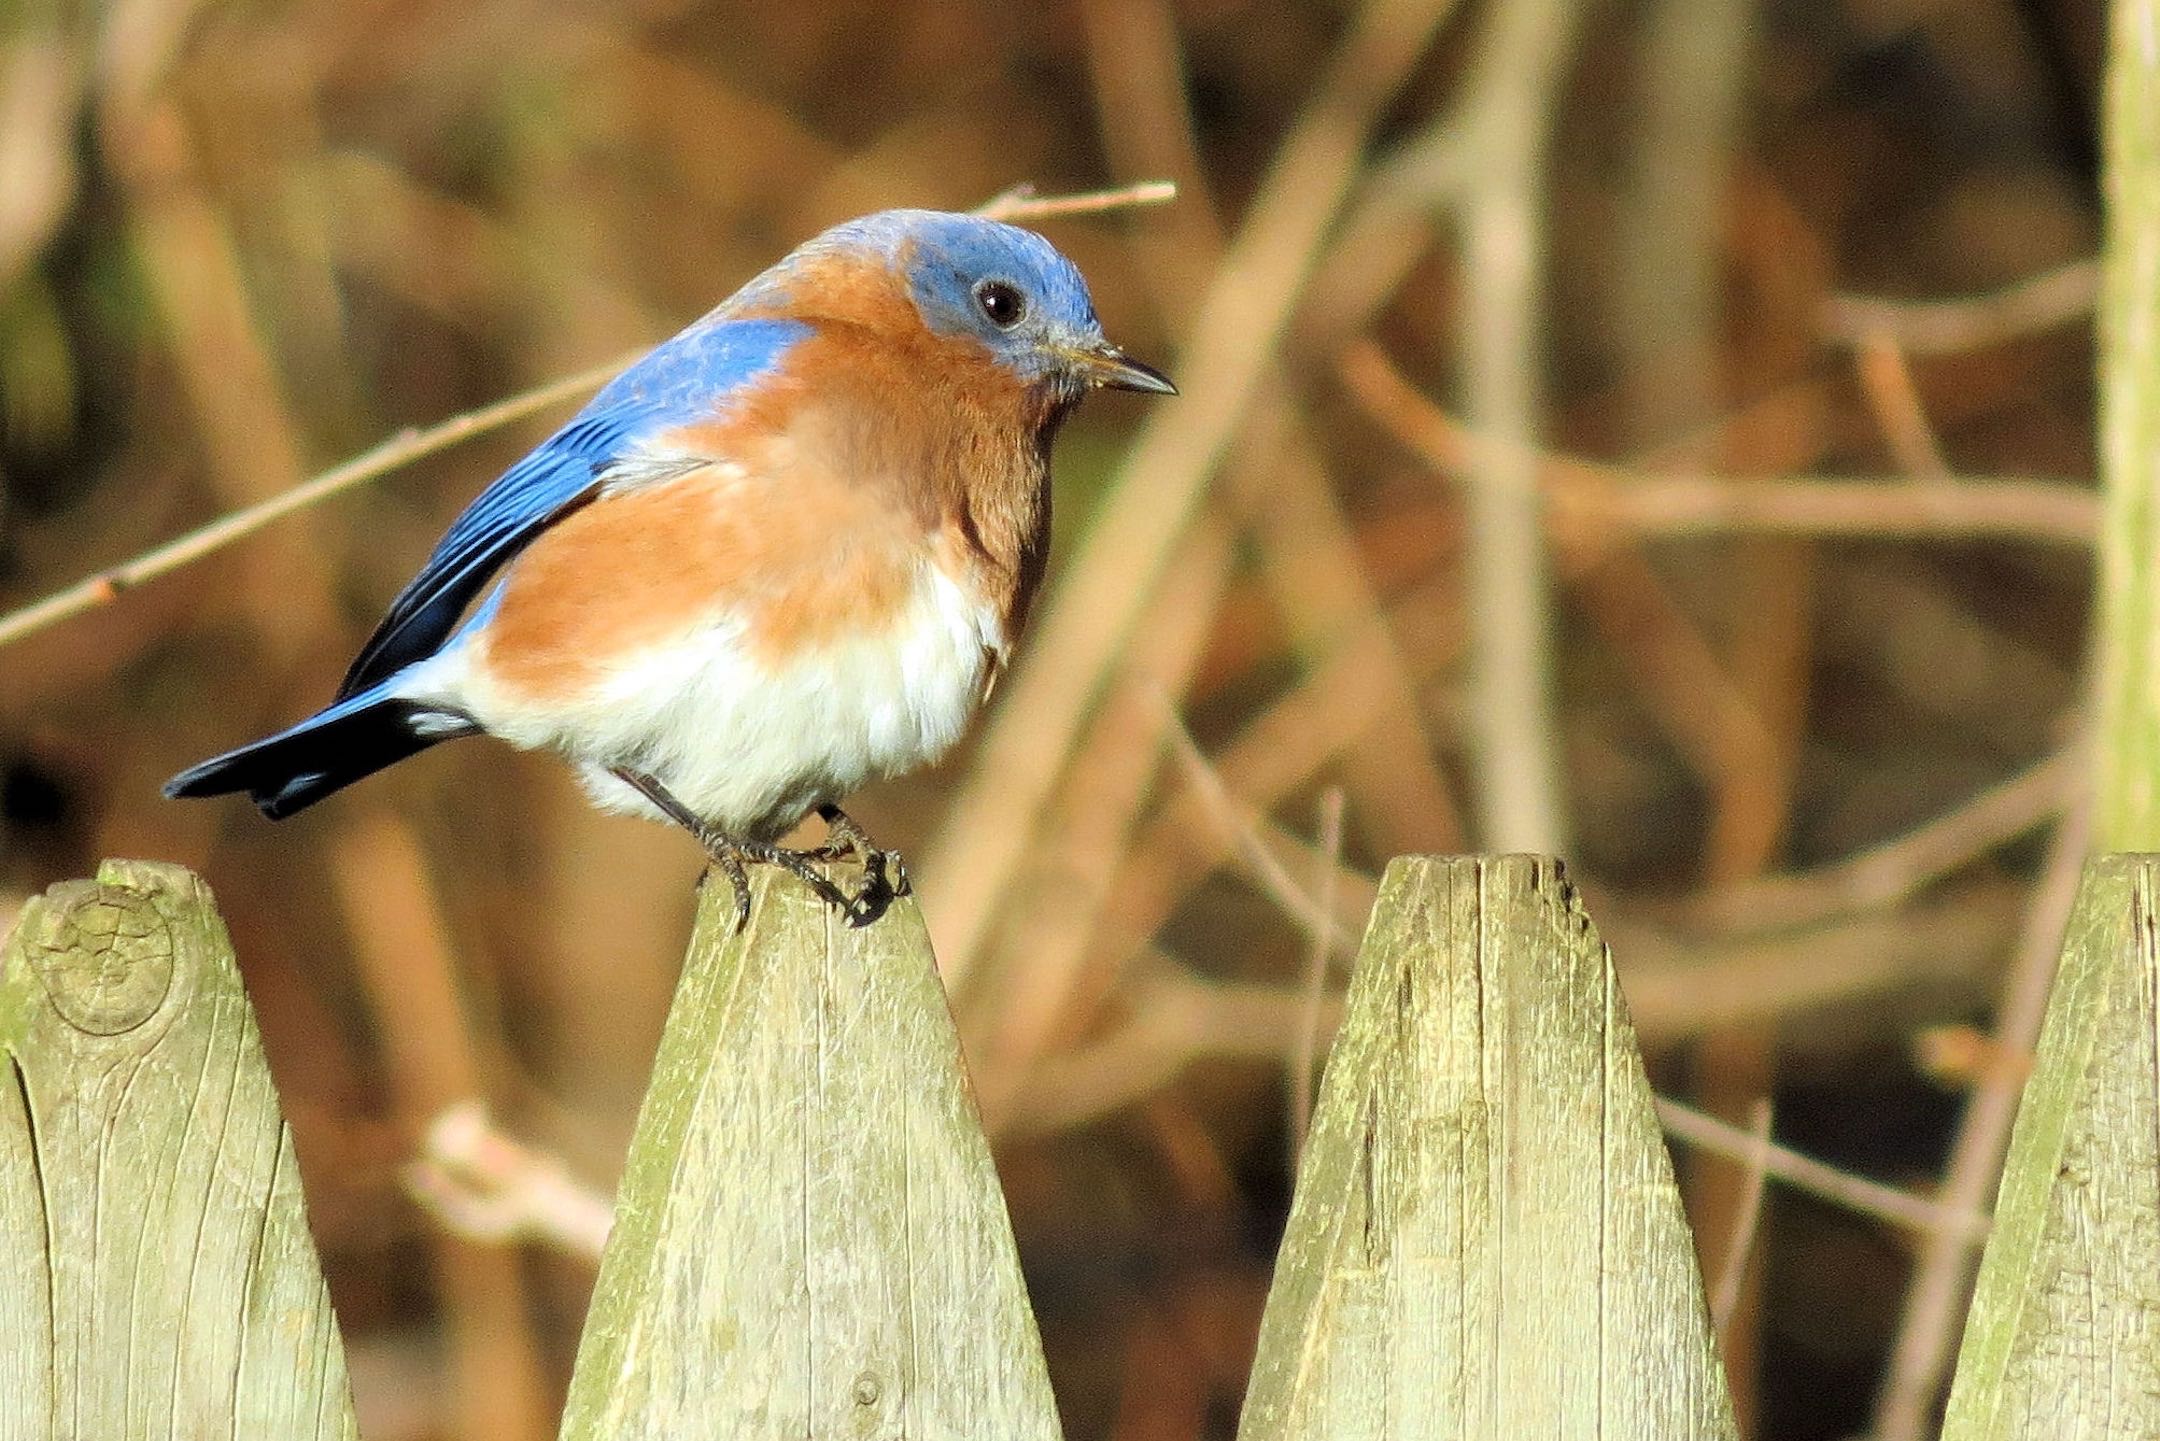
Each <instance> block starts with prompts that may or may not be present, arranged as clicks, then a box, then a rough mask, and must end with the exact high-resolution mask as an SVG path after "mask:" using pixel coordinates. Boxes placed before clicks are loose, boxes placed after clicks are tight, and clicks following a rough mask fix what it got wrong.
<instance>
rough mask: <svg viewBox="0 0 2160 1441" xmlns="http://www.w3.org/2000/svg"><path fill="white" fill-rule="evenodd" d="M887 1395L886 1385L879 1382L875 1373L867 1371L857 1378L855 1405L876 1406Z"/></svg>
mask: <svg viewBox="0 0 2160 1441" xmlns="http://www.w3.org/2000/svg"><path fill="white" fill-rule="evenodd" d="M884 1395H885V1384H884V1383H883V1382H882V1381H880V1380H878V1374H877V1372H875V1371H865V1372H863V1373H862V1374H861V1375H860V1376H857V1377H856V1378H855V1404H856V1405H858V1406H875V1405H877V1403H878V1401H879V1400H880V1398H882V1397H883V1396H884Z"/></svg>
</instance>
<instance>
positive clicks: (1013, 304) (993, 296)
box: [975, 280, 1027, 330]
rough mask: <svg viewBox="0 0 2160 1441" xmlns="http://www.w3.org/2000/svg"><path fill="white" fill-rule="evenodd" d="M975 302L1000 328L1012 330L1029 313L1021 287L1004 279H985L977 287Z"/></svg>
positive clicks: (991, 321)
mask: <svg viewBox="0 0 2160 1441" xmlns="http://www.w3.org/2000/svg"><path fill="white" fill-rule="evenodd" d="M975 303H976V304H977V305H980V306H981V307H982V313H983V314H985V315H987V316H989V317H990V323H991V324H992V325H995V326H996V327H997V328H998V329H1000V330H1010V329H1012V328H1013V327H1014V326H1015V325H1018V324H1019V323H1020V317H1021V316H1023V315H1025V314H1027V297H1026V296H1024V295H1022V294H1021V293H1020V291H1019V288H1018V287H1016V286H1013V285H1008V284H1006V283H1005V282H1004V281H1002V280H985V281H984V282H983V283H982V284H980V285H978V286H976V287H975Z"/></svg>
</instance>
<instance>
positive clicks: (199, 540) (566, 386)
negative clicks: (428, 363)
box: [0, 354, 636, 646]
mask: <svg viewBox="0 0 2160 1441" xmlns="http://www.w3.org/2000/svg"><path fill="white" fill-rule="evenodd" d="M635 358H636V356H635V355H634V354H633V355H626V356H622V357H620V358H618V359H616V360H611V361H609V362H608V363H607V364H606V365H600V366H595V367H593V368H592V369H590V370H584V371H580V372H578V373H577V374H575V375H570V376H565V377H563V378H562V379H561V380H555V381H550V382H549V383H548V384H546V385H543V386H539V387H536V388H535V389H532V390H528V391H525V392H524V393H523V394H520V395H514V396H511V397H510V398H509V399H507V400H498V401H496V402H495V403H494V404H493V405H484V406H482V407H480V408H479V409H478V410H470V411H467V412H465V413H464V414H463V415H457V416H452V417H451V418H450V419H448V420H445V421H442V422H440V423H438V424H436V425H431V426H428V427H427V428H426V429H424V430H408V431H405V432H403V433H402V434H399V435H396V436H393V437H392V438H391V439H389V440H386V441H384V442H383V443H382V444H380V445H378V446H376V447H375V448H374V449H372V450H367V451H363V452H362V453H361V454H359V455H357V456H354V457H353V458H352V459H351V460H348V461H346V462H345V463H344V464H342V465H337V466H333V467H331V468H330V469H329V470H326V471H324V472H322V474H320V475H317V476H315V477H314V478H313V479H311V480H306V481H303V482H301V483H300V484H299V485H296V486H294V487H293V488H292V489H290V490H287V491H284V492H283V493H281V494H278V495H274V496H272V497H270V498H269V499H268V500H265V501H262V502H260V503H258V504H255V505H250V506H247V507H244V508H243V509H240V510H236V511H234V512H233V513H232V514H230V515H226V516H223V517H221V518H219V519H217V520H214V521H212V522H211V523H210V524H208V525H206V526H203V527H201V528H200V529H197V530H192V531H189V532H188V533H187V534H186V535H183V536H180V537H179V538H177V539H175V540H170V541H167V542H166V543H165V544H163V545H161V546H158V547H157V548H156V549H154V550H149V551H145V552H144V553H143V554H141V555H139V556H136V557H135V558H134V559H133V560H130V561H125V562H123V563H122V564H120V565H116V566H111V567H108V568H107V569H104V570H101V571H99V572H98V573H97V574H95V575H92V576H89V577H86V578H85V579H83V580H80V581H77V582H76V583H75V584H73V585H71V586H69V587H67V588H66V589H65V590H61V591H58V592H56V593H54V594H52V595H50V596H47V597H46V598H45V599H44V600H41V601H38V602H37V603H36V604H34V605H29V606H25V607H23V608H22V609H21V610H18V611H15V612H14V613H12V614H10V615H7V616H5V617H0V646H5V645H8V644H11V643H12V642H14V641H18V640H21V639H22V638H23V637H25V636H28V635H33V634H35V633H37V632H38V631H41V630H44V629H45V628H46V627H48V626H52V625H57V624H58V623H59V622H61V621H63V620H67V619H69V618H70V617H73V616H77V615H80V614H82V613H83V612H84V611H89V610H95V609H97V608H98V607H99V606H103V605H110V604H112V602H114V601H115V600H118V599H119V598H120V597H121V596H122V595H124V594H125V593H126V592H128V591H129V590H132V589H134V588H135V587H136V586H138V585H141V584H142V583H144V582H145V581H149V580H155V579H157V578H158V577H159V576H162V575H167V574H170V573H171V572H173V571H176V570H178V569H179V568H180V567H182V566H184V565H187V564H189V563H190V562H192V561H197V560H200V559H202V558H203V557H204V556H206V555H209V554H211V553H212V552H213V551H217V550H220V549H222V548H223V547H225V546H228V545H231V544H232V543H233V542H234V541H236V540H241V539H243V538H245V537H247V536H250V535H253V534H254V533H255V532H256V531H258V530H261V529H262V528H263V527H264V526H267V525H269V524H271V523H272V522H273V521H277V520H282V519H283V518H285V517H286V516H288V515H291V514H293V513H295V512H296V511H301V510H305V509H307V508H308V507H309V506H312V505H316V504H318V503H320V502H322V501H325V500H328V499H330V498H331V497H332V496H336V495H339V494H342V493H343V492H345V491H348V490H351V489H352V488H353V487H355V486H358V485H363V484H365V483H366V482H368V481H371V480H377V479H380V478H381V477H383V476H385V475H388V474H389V473H390V472H391V471H394V470H397V469H399V468H401V467H403V466H407V465H410V464H412V463H413V462H414V461H416V460H419V459H421V458H423V457H425V456H430V455H433V454H435V453H436V452H437V451H441V450H447V449H449V448H450V447H451V446H453V445H456V444H458V443H459V442H460V441H464V440H470V439H471V438H472V437H474V436H476V435H484V434H486V433H487V432H489V431H492V430H499V429H501V428H502V427H503V426H506V425H510V424H513V423H514V422H516V421H520V420H523V419H525V418H526V417H527V416H529V415H533V414H535V413H537V412H539V411H542V410H545V409H547V408H548V407H549V406H552V405H560V404H562V403H564V402H566V401H570V400H575V399H577V398H578V397H579V396H581V395H583V394H585V393H586V392H588V391H592V390H597V389H598V388H599V387H600V386H601V385H603V384H605V383H606V382H607V380H608V379H609V378H610V377H611V376H613V375H614V374H615V373H616V372H617V371H619V370H621V369H622V368H623V366H625V365H627V364H628V363H629V362H630V361H632V360H634V359H635Z"/></svg>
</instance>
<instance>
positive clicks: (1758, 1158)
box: [1710, 1097, 1770, 1336]
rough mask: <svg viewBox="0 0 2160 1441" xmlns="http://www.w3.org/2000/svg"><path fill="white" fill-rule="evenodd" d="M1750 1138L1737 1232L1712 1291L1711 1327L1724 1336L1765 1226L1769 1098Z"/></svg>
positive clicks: (1760, 1103)
mask: <svg viewBox="0 0 2160 1441" xmlns="http://www.w3.org/2000/svg"><path fill="white" fill-rule="evenodd" d="M1748 1136H1749V1138H1750V1139H1751V1140H1752V1141H1753V1142H1754V1146H1753V1147H1752V1148H1751V1149H1750V1150H1749V1152H1748V1155H1747V1159H1746V1160H1745V1161H1743V1162H1742V1163H1741V1164H1742V1166H1743V1168H1744V1173H1745V1177H1746V1179H1745V1182H1744V1183H1743V1185H1742V1186H1741V1189H1740V1201H1739V1204H1738V1205H1737V1206H1735V1207H1734V1208H1733V1229H1732V1234H1731V1235H1730V1236H1728V1237H1726V1239H1725V1260H1724V1262H1723V1264H1721V1265H1720V1266H1719V1267H1718V1278H1717V1283H1716V1284H1715V1285H1713V1286H1712V1287H1711V1288H1710V1325H1711V1326H1712V1328H1713V1329H1715V1330H1716V1331H1717V1332H1718V1334H1719V1335H1721V1336H1722V1335H1724V1333H1725V1327H1726V1323H1727V1322H1729V1321H1730V1320H1731V1319H1732V1315H1733V1312H1734V1311H1735V1310H1736V1309H1737V1308H1738V1307H1739V1305H1740V1288H1741V1287H1742V1285H1743V1284H1745V1282H1746V1281H1747V1271H1748V1258H1749V1257H1750V1256H1751V1255H1753V1254H1754V1251H1755V1233H1756V1230H1757V1228H1758V1227H1759V1226H1760V1225H1761V1222H1762V1213H1763V1192H1764V1190H1765V1189H1766V1188H1765V1184H1764V1183H1765V1182H1767V1181H1768V1180H1769V1179H1770V1101H1769V1098H1767V1097H1764V1098H1762V1099H1760V1100H1757V1101H1756V1103H1755V1107H1754V1114H1753V1115H1752V1116H1751V1117H1750V1118H1749V1124H1748Z"/></svg>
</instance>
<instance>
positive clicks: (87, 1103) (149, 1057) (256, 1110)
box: [0, 861, 357, 1441]
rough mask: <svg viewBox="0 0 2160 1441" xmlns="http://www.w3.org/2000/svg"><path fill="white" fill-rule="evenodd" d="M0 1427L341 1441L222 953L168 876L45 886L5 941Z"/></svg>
mask: <svg viewBox="0 0 2160 1441" xmlns="http://www.w3.org/2000/svg"><path fill="white" fill-rule="evenodd" d="M0 1398H4V1402H0V1441H63V1438H65V1441H74V1438H78V1437H85V1438H86V1437H98V1438H107V1437H111V1438H134V1437H151V1436H156V1437H172V1436H179V1437H228V1436H231V1437H249V1436H261V1437H279V1438H299V1441H304V1438H310V1437H316V1438H329V1437H338V1438H352V1437H355V1436H356V1435H357V1431H356V1428H355V1425H354V1420H353V1410H352V1401H351V1397H350V1395H349V1392H348V1388H347V1384H346V1375H345V1353H344V1350H343V1346H342V1343H341V1342H340V1341H339V1338H338V1334H337V1327H336V1322H335V1320H334V1318H333V1317H332V1314H331V1310H330V1300H329V1296H328V1294H327V1293H326V1292H325V1290H324V1288H323V1281H322V1273H321V1271H320V1269H319V1267H318V1265H317V1262H316V1256H315V1245H314V1242H313V1240H312V1239H311V1238H310V1237H309V1235H308V1230H307V1221H306V1217H305V1215H304V1214H303V1211H302V1206H301V1198H300V1178H299V1173H298V1171H297V1169H296V1168H295V1165H294V1161H293V1152H292V1139H291V1136H290V1134H289V1132H288V1131H287V1130H286V1127H285V1124H284V1121H283V1119H282V1118H281V1116H280V1115H279V1112H278V1106H277V1097H276V1094H275V1092H274V1091H273V1090H272V1088H271V1082H270V1073H269V1070H268V1068H267V1067H266V1066H265V1064H264V1061H263V1055H262V1045H261V1042H260V1040H259V1038H258V1036H257V1034H256V1030H255V1019H254V1015H253V1013H252V1012H251V1011H250V1010H249V1008H248V1004H247V998H246V996H245V994H244V993H243V991H242V989H241V985H240V976H239V972H238V970H237V969H236V967H235V966H234V964H233V956H232V944H231V942H230V941H229V940H228V939H227V937H226V934H225V927H224V925H223V923H222V922H221V921H219V919H218V917H217V914H216V911H215V910H214V909H213V907H212V904H211V900H210V894H209V891H208V890H207V889H206V888H205V887H204V886H203V885H202V883H201V882H200V881H198V880H196V879H195V877H193V876H191V875H190V874H188V873H187V872H186V871H184V870H182V869H180V868H179V867H177V866H166V865H153V864H148V863H141V862H131V861H108V862H106V863H105V864H104V866H102V867H101V868H100V869H99V871H98V875H97V879H96V880H95V881H71V882H67V883H65V884H62V885H58V886H55V887H53V888H52V889H51V890H50V891H49V892H47V893H46V895H45V896H44V897H43V898H42V899H40V900H33V901H32V902H31V903H30V904H29V905H28V906H27V907H26V908H25V909H24V911H23V914H22V918H21V920H20V921H19V922H18V924H17V926H16V928H15V931H14V933H13V935H12V936H11V937H10V938H9V939H8V942H7V945H6V947H5V950H4V951H0Z"/></svg>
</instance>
